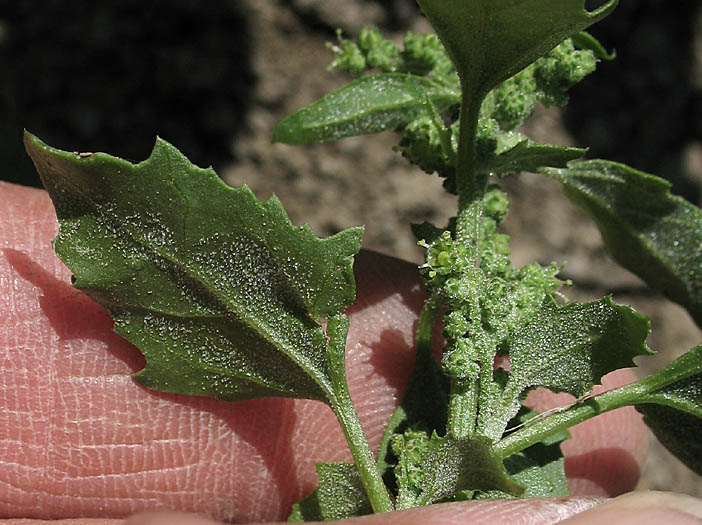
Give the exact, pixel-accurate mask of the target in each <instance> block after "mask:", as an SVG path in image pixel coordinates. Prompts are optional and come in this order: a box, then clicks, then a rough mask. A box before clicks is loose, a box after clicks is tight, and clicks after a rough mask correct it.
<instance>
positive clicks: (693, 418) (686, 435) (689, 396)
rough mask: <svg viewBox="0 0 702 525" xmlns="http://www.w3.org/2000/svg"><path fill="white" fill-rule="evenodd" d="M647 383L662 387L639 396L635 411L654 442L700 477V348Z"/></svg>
mask: <svg viewBox="0 0 702 525" xmlns="http://www.w3.org/2000/svg"><path fill="white" fill-rule="evenodd" d="M674 378H677V379H674ZM647 381H649V382H650V381H656V382H659V383H661V384H663V386H660V387H659V388H656V389H654V390H653V391H651V392H648V393H646V394H644V395H641V396H639V402H640V403H641V404H640V405H637V407H636V409H637V410H638V411H639V412H641V413H642V414H643V415H644V421H645V422H646V424H647V425H648V426H649V427H650V428H651V430H652V431H653V433H654V434H655V435H656V437H657V438H658V440H659V441H660V442H661V443H662V444H663V445H664V446H665V447H666V448H667V449H668V450H670V452H672V453H673V454H674V455H675V456H677V457H678V458H679V459H680V460H681V461H682V462H683V463H685V464H686V465H687V466H688V467H690V468H691V469H692V470H694V471H695V472H696V473H697V474H700V475H702V441H700V433H701V432H702V345H700V346H697V347H695V348H693V349H692V350H690V351H689V352H687V353H686V354H683V355H682V356H681V357H679V358H678V359H676V360H675V361H673V362H672V363H671V364H669V365H668V366H666V367H665V368H663V369H662V370H660V371H658V372H656V373H655V374H653V375H652V376H650V377H648V378H646V379H645V380H644V382H647Z"/></svg>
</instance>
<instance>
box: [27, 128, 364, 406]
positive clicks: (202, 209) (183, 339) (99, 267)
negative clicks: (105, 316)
mask: <svg viewBox="0 0 702 525" xmlns="http://www.w3.org/2000/svg"><path fill="white" fill-rule="evenodd" d="M25 145H26V148H27V151H28V152H29V154H30V156H31V157H32V160H33V161H34V164H35V165H36V167H37V170H38V171H39V174H40V175H41V177H42V181H43V182H44V185H45V186H46V188H47V190H48V192H49V195H50V196H51V198H52V200H53V202H54V206H55V208H56V213H57V215H58V218H59V224H60V229H59V234H58V236H57V237H56V239H55V240H54V248H55V250H56V252H57V253H58V255H59V256H60V257H61V259H62V260H63V261H64V263H65V264H66V265H67V266H68V267H69V268H70V270H71V271H72V272H73V274H74V275H75V283H74V285H75V286H76V287H77V288H79V289H80V290H83V291H84V292H85V293H86V294H88V295H89V296H90V297H92V298H93V299H94V300H95V301H96V302H98V303H100V304H101V305H103V306H104V307H105V308H107V309H108V310H109V311H110V313H111V314H112V316H113V317H114V320H115V331H116V332H117V333H119V334H120V335H122V336H123V337H125V338H126V339H127V340H129V341H130V342H132V343H134V344H135V345H136V346H137V347H139V349H140V350H141V351H142V352H143V353H144V355H145V357H146V361H147V365H146V367H145V368H144V369H143V370H142V371H140V372H138V373H137V374H136V375H135V379H136V380H137V381H139V382H140V383H142V384H143V385H145V386H147V387H149V388H152V389H156V390H161V391H165V392H176V393H181V394H193V395H204V396H211V397H216V398H219V399H225V400H243V399H251V398H257V397H264V396H291V397H305V398H311V399H318V400H322V401H325V402H330V399H331V397H332V396H333V393H332V392H333V388H332V386H331V381H330V378H329V370H328V363H327V361H326V350H327V341H326V336H325V334H324V332H323V330H322V328H321V326H320V324H319V322H318V321H319V320H320V319H321V318H322V317H324V316H329V315H332V314H334V313H336V312H338V311H339V310H341V309H342V308H344V307H346V306H347V305H348V304H350V303H351V302H352V301H353V298H354V295H355V285H354V280H353V272H352V264H353V256H354V254H355V253H357V251H358V250H359V246H360V237H361V230H360V229H350V230H346V231H344V232H341V233H340V234H337V235H335V236H333V237H331V238H329V239H326V240H321V239H318V238H317V237H315V236H314V234H313V233H312V231H311V230H310V228H309V227H308V226H303V227H295V226H293V225H292V224H290V222H289V220H288V218H287V216H286V215H285V212H284V210H283V208H282V206H281V205H280V202H279V201H278V200H277V199H276V198H272V199H270V200H268V201H266V202H265V203H259V202H258V201H257V200H256V198H255V197H254V195H253V194H252V193H251V191H250V190H249V189H248V188H247V187H242V188H238V189H234V188H230V187H228V186H226V185H225V184H224V183H223V182H222V181H221V180H220V179H219V178H218V177H217V176H216V174H215V173H214V171H212V170H211V169H207V170H204V169H201V168H198V167H196V166H193V165H192V164H191V163H190V162H189V161H188V160H187V159H186V158H185V157H184V156H183V155H182V154H181V153H180V152H178V150H176V149H175V148H174V147H173V146H171V145H170V144H168V143H166V142H164V141H162V140H158V141H157V142H156V145H155V146H154V150H153V152H152V154H151V156H150V157H149V159H148V160H146V161H144V162H141V163H139V164H131V163H129V162H127V161H124V160H121V159H118V158H115V157H111V156H109V155H105V154H102V153H95V154H74V153H68V152H64V151H60V150H56V149H53V148H51V147H49V146H47V145H46V144H44V143H42V142H41V141H40V140H38V139H37V138H36V137H34V136H32V135H30V134H26V136H25Z"/></svg>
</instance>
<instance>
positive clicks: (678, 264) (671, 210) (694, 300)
mask: <svg viewBox="0 0 702 525" xmlns="http://www.w3.org/2000/svg"><path fill="white" fill-rule="evenodd" d="M544 173H546V174H547V175H550V176H552V177H554V178H556V179H557V180H559V181H560V182H561V183H562V184H563V186H564V190H565V193H566V195H567V196H568V198H569V199H570V200H571V201H572V202H573V203H574V204H576V205H577V206H579V207H581V208H582V209H584V210H585V211H586V212H587V213H588V214H589V215H590V216H591V217H592V218H593V220H594V221H595V223H596V224H597V227H598V228H599V230H600V233H601V234H602V238H603V239H604V242H605V244H606V246H607V249H608V250H609V252H610V253H611V254H612V257H613V258H614V259H615V260H616V261H617V262H618V263H619V264H621V265H622V266H623V267H624V268H626V269H628V270H630V271H631V272H633V273H635V274H636V275H638V276H639V277H641V278H642V279H643V280H644V281H646V283H648V285H649V286H651V287H652V288H654V289H656V290H658V291H661V292H663V293H664V294H665V295H666V296H667V297H668V298H669V299H671V300H672V301H675V302H677V303H679V304H681V305H682V306H683V307H685V308H686V309H687V311H688V312H689V313H690V315H691V316H692V318H693V319H694V320H695V322H696V323H697V325H698V326H702V264H700V261H702V211H701V210H700V209H699V208H697V207H696V206H693V205H692V204H690V203H689V202H687V201H685V200H684V199H681V198H680V197H676V196H674V195H671V194H670V192H669V190H670V184H669V183H668V182H667V181H664V180H663V179H660V178H658V177H655V176H653V175H649V174H647V173H643V172H640V171H637V170H635V169H633V168H630V167H628V166H625V165H623V164H618V163H615V162H609V161H603V160H593V161H583V162H574V163H571V164H570V166H569V167H568V168H566V169H560V170H556V169H549V170H544Z"/></svg>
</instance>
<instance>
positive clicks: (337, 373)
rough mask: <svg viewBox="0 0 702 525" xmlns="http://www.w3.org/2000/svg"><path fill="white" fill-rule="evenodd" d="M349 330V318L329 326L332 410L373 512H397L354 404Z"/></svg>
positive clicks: (341, 317)
mask: <svg viewBox="0 0 702 525" xmlns="http://www.w3.org/2000/svg"><path fill="white" fill-rule="evenodd" d="M348 330H349V321H348V317H346V316H345V315H337V316H334V317H332V318H330V319H329V321H328V323H327V334H328V335H329V347H328V357H329V373H330V376H331V380H332V384H333V387H334V392H333V394H334V395H333V396H331V397H332V400H333V401H332V405H333V406H332V410H334V413H335V414H336V418H337V420H338V421H339V425H341V429H342V430H343V431H344V436H346V441H347V443H348V445H349V449H350V450H351V455H352V456H353V460H354V462H355V464H356V468H357V469H358V472H359V474H360V476H361V481H362V482H363V487H364V488H365V490H366V494H367V495H368V500H369V501H370V503H371V507H372V508H373V512H375V513H381V512H390V511H392V510H394V507H393V504H392V500H391V499H390V495H389V494H388V490H387V487H386V486H385V483H383V478H382V477H381V476H380V472H379V471H378V466H377V464H376V462H375V458H374V457H373V453H372V452H371V450H370V447H369V446H368V440H367V439H366V434H365V432H364V431H363V427H362V426H361V421H360V420H359V419H358V414H357V413H356V410H355V408H354V406H353V402H352V401H351V395H350V393H349V387H348V383H347V381H346V361H345V358H346V352H345V343H346V335H347V333H348Z"/></svg>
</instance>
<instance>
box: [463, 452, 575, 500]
mask: <svg viewBox="0 0 702 525" xmlns="http://www.w3.org/2000/svg"><path fill="white" fill-rule="evenodd" d="M534 449H539V451H538V452H536V451H535V450H534ZM534 456H536V459H535V458H534ZM504 464H505V469H507V472H508V473H509V474H510V476H511V477H512V479H513V480H514V481H515V482H517V483H519V484H520V485H522V486H523V487H526V490H525V491H524V493H523V494H522V495H521V497H522V498H566V497H568V496H570V489H569V488H568V479H567V478H566V475H565V463H564V461H563V454H562V453H561V449H560V445H559V444H556V445H551V446H549V447H546V446H543V445H533V446H531V447H529V448H528V449H526V450H525V451H522V452H518V453H516V454H512V455H511V456H509V457H508V458H506V459H505V461H504ZM512 497H514V496H513V495H512V494H508V493H506V492H502V491H499V490H493V491H489V492H479V493H478V494H476V495H475V499H503V498H512Z"/></svg>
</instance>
